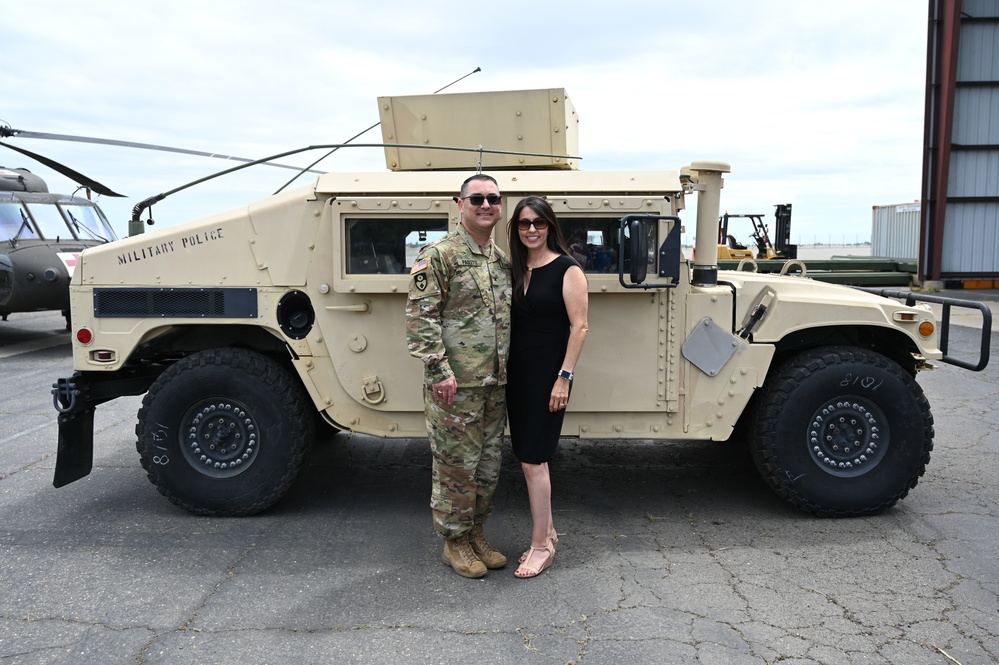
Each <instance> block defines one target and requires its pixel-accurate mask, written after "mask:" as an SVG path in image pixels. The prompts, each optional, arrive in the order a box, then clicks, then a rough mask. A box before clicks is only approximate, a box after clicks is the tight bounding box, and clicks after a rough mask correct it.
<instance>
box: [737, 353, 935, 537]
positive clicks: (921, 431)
mask: <svg viewBox="0 0 999 665" xmlns="http://www.w3.org/2000/svg"><path fill="white" fill-rule="evenodd" d="M755 403H756V407H757V408H756V412H755V414H754V415H753V419H752V434H751V437H750V441H751V444H750V445H751V449H752V453H753V460H754V461H755V463H756V467H757V469H759V471H760V474H761V475H762V476H763V478H764V480H765V481H766V482H767V484H769V485H770V487H772V488H773V489H774V490H775V491H776V492H777V494H778V495H780V496H781V497H782V498H784V499H785V500H787V501H788V502H790V503H791V504H792V505H794V506H796V507H798V508H800V509H801V510H804V511H806V512H809V513H812V514H815V515H818V516H820V517H852V516H860V515H874V514H877V513H880V512H882V511H884V510H887V509H888V508H890V507H891V506H893V505H895V503H896V502H897V501H898V500H899V499H902V498H903V497H905V495H906V494H908V493H909V490H910V489H912V488H913V487H915V486H916V483H917V482H918V481H919V478H920V477H921V476H922V475H923V472H924V471H925V470H926V464H927V463H928V462H929V461H930V451H931V450H933V416H932V415H931V414H930V405H929V402H928V401H927V400H926V396H925V395H924V394H923V391H922V389H921V388H920V387H919V384H917V383H916V381H915V380H914V379H913V378H912V376H911V375H910V374H909V373H907V372H906V371H905V370H903V369H902V368H901V367H900V366H899V365H898V364H896V363H894V362H893V361H891V360H889V359H888V358H886V357H884V356H882V355H880V354H878V353H874V352H872V351H866V350H862V349H858V348H852V347H825V348H820V349H814V350H811V351H807V352H805V353H802V354H800V355H798V356H795V357H794V358H792V359H790V360H789V361H787V362H785V363H784V364H783V365H782V366H781V367H780V368H778V369H777V371H776V372H775V373H774V374H773V375H772V377H771V378H770V379H768V381H767V383H766V385H765V386H764V387H763V388H762V389H761V394H760V395H759V400H756V401H755Z"/></svg>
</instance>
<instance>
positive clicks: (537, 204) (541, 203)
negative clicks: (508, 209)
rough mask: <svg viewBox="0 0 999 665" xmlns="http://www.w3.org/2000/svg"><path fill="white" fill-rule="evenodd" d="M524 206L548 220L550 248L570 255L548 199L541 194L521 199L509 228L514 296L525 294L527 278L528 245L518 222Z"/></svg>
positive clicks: (547, 241)
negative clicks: (519, 229) (521, 239)
mask: <svg viewBox="0 0 999 665" xmlns="http://www.w3.org/2000/svg"><path fill="white" fill-rule="evenodd" d="M524 208H530V209H531V210H533V211H534V212H535V213H536V214H537V216H538V217H539V218H541V219H544V220H546V221H547V222H548V238H547V240H546V244H547V245H548V249H550V250H552V251H553V252H555V253H556V254H562V255H564V256H569V248H568V247H567V246H566V244H565V238H564V237H563V236H562V227H560V226H559V224H558V218H557V217H555V211H554V210H552V207H551V205H549V204H548V201H546V200H545V199H544V198H542V197H540V196H528V197H526V198H523V199H521V200H520V202H519V203H518V204H517V207H516V208H514V209H513V214H512V215H511V216H510V223H509V228H508V229H507V230H508V233H509V236H510V237H509V240H510V264H511V277H512V278H513V297H514V298H519V297H522V296H523V295H524V280H525V279H526V278H527V247H525V246H524V243H522V242H521V241H520V233H519V231H518V227H519V224H518V223H517V220H519V219H520V213H521V211H522V210H523V209H524Z"/></svg>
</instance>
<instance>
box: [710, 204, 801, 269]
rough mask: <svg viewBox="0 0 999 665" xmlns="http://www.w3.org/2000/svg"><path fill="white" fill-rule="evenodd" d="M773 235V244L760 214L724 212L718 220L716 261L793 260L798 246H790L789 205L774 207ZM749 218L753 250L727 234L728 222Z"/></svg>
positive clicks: (796, 254) (796, 255)
mask: <svg viewBox="0 0 999 665" xmlns="http://www.w3.org/2000/svg"><path fill="white" fill-rule="evenodd" d="M774 207H775V208H776V210H775V211H774V217H775V220H776V221H775V234H774V239H775V241H776V242H771V241H770V234H769V233H768V231H767V226H766V224H764V223H763V215H761V214H760V215H754V214H747V215H732V214H729V213H728V212H726V213H725V214H724V215H722V216H721V217H720V218H719V219H718V259H719V260H733V261H738V260H740V259H756V260H765V259H795V258H797V257H798V246H797V245H792V244H791V204H790V203H782V204H778V205H776V206H774ZM742 218H744V219H748V220H749V221H750V222H751V223H752V224H753V233H752V234H751V237H752V239H753V244H755V245H756V251H755V252H754V251H753V249H752V248H750V247H749V246H747V245H744V244H742V243H740V242H739V241H738V240H736V238H735V236H734V235H732V234H731V233H729V220H732V219H742Z"/></svg>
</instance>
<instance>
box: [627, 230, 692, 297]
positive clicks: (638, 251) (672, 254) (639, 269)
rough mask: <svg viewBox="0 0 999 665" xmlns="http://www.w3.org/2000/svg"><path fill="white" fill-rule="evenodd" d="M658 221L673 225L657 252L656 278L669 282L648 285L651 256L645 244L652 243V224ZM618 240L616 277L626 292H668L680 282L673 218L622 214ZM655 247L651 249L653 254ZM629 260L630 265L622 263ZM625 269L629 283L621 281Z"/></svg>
mask: <svg viewBox="0 0 999 665" xmlns="http://www.w3.org/2000/svg"><path fill="white" fill-rule="evenodd" d="M659 220H668V221H671V222H673V224H672V225H671V226H670V227H669V232H668V233H667V235H666V239H665V240H663V243H662V246H661V247H659V249H658V255H657V256H658V263H659V269H658V273H657V277H660V278H661V277H665V278H667V279H668V280H669V281H668V282H661V283H658V284H650V283H648V282H646V281H645V279H646V277H648V272H649V263H653V264H655V258H656V257H655V256H652V255H651V254H650V251H649V250H650V248H649V243H650V242H655V241H656V226H655V225H656V224H658V223H659ZM620 223H621V226H620V227H619V229H618V241H619V246H620V247H621V249H622V250H626V251H620V252H618V257H617V261H618V263H617V278H618V280H619V281H620V282H621V286H623V287H624V288H626V289H672V288H674V287H676V285H677V284H679V281H680V258H681V257H680V218H679V217H677V216H675V215H669V216H666V215H625V216H624V217H622V218H621V220H620ZM654 250H655V248H653V251H654ZM628 261H631V265H630V266H626V263H627V262H628ZM625 270H627V271H628V275H629V277H631V284H626V283H625V281H624V273H625Z"/></svg>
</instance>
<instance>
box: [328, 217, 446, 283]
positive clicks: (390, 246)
mask: <svg viewBox="0 0 999 665" xmlns="http://www.w3.org/2000/svg"><path fill="white" fill-rule="evenodd" d="M344 227H345V230H346V243H345V249H346V266H347V274H351V275H399V274H405V273H408V272H409V269H410V267H411V266H412V265H413V263H414V262H415V260H416V256H417V254H419V252H420V250H421V249H422V248H423V246H424V245H427V244H429V243H431V242H433V241H435V240H438V239H440V238H443V237H444V236H445V235H446V234H447V218H446V217H441V218H429V217H415V218H405V217H391V218H390V217H386V216H384V215H380V216H377V217H359V218H347V219H345V220H344Z"/></svg>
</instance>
